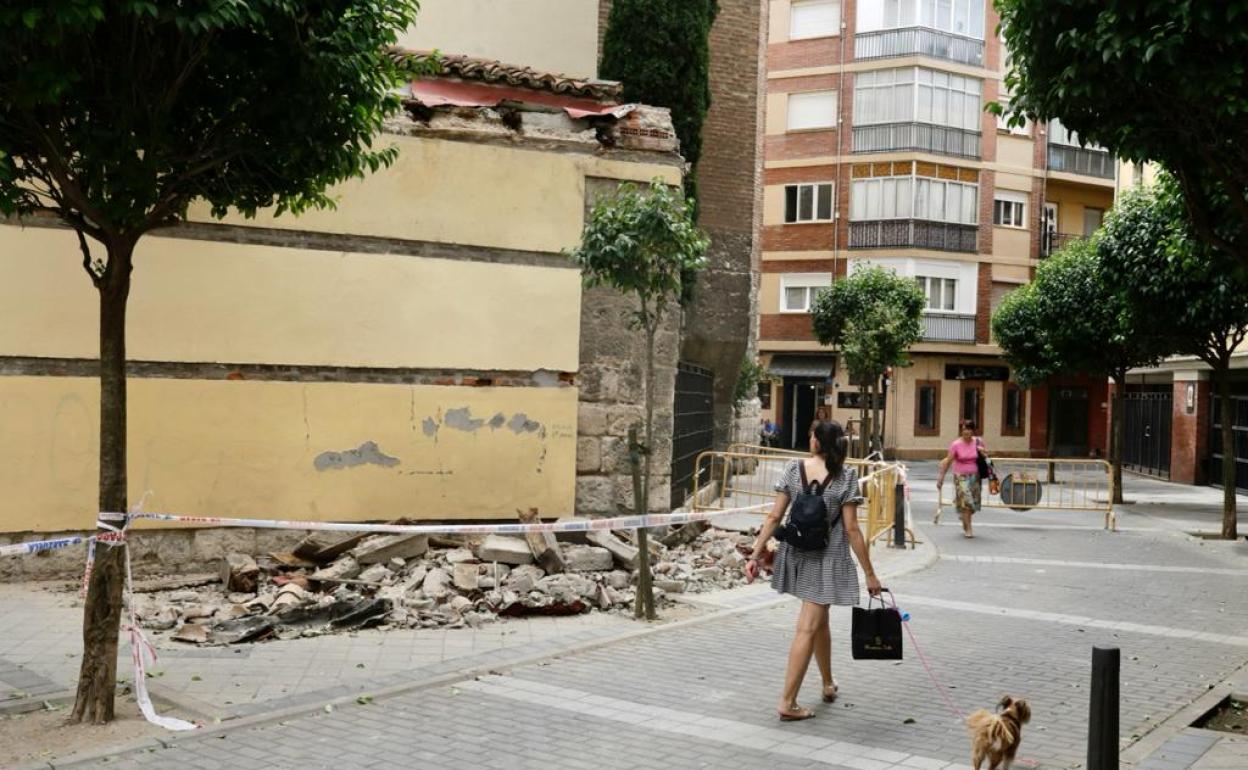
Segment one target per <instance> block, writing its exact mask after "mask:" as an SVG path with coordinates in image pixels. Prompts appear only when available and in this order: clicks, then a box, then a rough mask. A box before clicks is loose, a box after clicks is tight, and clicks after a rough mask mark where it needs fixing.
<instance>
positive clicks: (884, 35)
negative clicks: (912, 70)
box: [854, 27, 984, 67]
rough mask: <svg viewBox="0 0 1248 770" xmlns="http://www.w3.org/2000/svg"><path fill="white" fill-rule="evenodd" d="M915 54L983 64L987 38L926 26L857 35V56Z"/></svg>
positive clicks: (883, 56)
mask: <svg viewBox="0 0 1248 770" xmlns="http://www.w3.org/2000/svg"><path fill="white" fill-rule="evenodd" d="M916 55H917V56H931V57H933V58H935V59H945V60H947V61H954V62H959V63H961V64H970V65H972V66H975V67H982V66H984V41H982V40H976V39H975V38H972V37H963V36H961V35H954V34H950V33H948V32H940V31H938V30H934V29H928V28H926V27H906V28H903V29H886V30H881V31H879V32H860V33H858V34H857V35H855V36H854V58H855V59H888V58H893V57H897V56H916Z"/></svg>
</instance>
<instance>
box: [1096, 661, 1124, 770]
mask: <svg viewBox="0 0 1248 770" xmlns="http://www.w3.org/2000/svg"><path fill="white" fill-rule="evenodd" d="M1121 662H1122V655H1121V653H1120V651H1119V650H1118V648H1117V647H1093V648H1092V696H1091V702H1090V704H1089V707H1088V770H1117V768H1118V672H1119V669H1120V667H1121Z"/></svg>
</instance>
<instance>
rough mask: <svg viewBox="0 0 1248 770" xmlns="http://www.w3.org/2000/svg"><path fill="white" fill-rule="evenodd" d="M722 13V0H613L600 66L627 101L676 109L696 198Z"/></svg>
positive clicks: (689, 190) (689, 187)
mask: <svg viewBox="0 0 1248 770" xmlns="http://www.w3.org/2000/svg"><path fill="white" fill-rule="evenodd" d="M718 13H719V2H718V0H613V2H612V3H611V13H610V15H609V17H608V19H607V31H606V34H605V36H604V37H603V42H602V62H601V64H600V65H599V71H600V74H601V75H602V77H604V78H610V79H612V80H618V81H620V82H621V83H623V84H624V99H625V100H626V101H630V102H641V103H644V104H652V105H655V106H657V107H667V108H669V109H670V110H671V111H672V124H673V126H674V127H675V129H676V136H677V137H678V138H679V139H680V152H681V154H682V155H684V158H685V160H686V161H687V162H688V163H689V166H690V171H689V173H688V174H687V175H686V177H685V193H686V195H688V196H689V197H690V198H693V199H694V200H695V201H696V200H697V182H696V179H697V165H698V158H700V157H701V155H702V124H703V122H705V120H706V112H707V110H709V109H710V107H711V80H710V69H711V65H710V58H711V44H710V35H711V25H712V24H714V23H715V16H716V15H717V14H718ZM695 205H696V204H695ZM695 219H696V208H695ZM686 282H688V278H687V277H686Z"/></svg>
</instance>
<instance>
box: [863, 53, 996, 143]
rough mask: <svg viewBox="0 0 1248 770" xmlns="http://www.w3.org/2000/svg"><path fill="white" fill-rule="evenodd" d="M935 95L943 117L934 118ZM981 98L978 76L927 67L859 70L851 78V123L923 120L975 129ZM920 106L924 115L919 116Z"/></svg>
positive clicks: (867, 124) (921, 121) (981, 89)
mask: <svg viewBox="0 0 1248 770" xmlns="http://www.w3.org/2000/svg"><path fill="white" fill-rule="evenodd" d="M906 91H909V93H908V94H907V93H905V92H906ZM938 97H939V100H940V102H941V110H940V114H942V115H944V120H937V119H936V114H937V113H936V109H935V105H936V100H937V98H938ZM983 99H984V83H983V81H982V80H980V79H979V78H972V77H967V76H964V75H955V74H952V73H947V72H941V71H939V70H933V69H929V68H927V67H896V68H893V69H886V70H870V71H867V72H860V73H858V74H857V75H856V76H855V78H854V125H855V126H873V125H885V124H889V123H925V124H927V125H933V126H941V127H943V128H954V129H959V130H962V131H976V132H978V131H979V130H980V127H981V123H980V116H981V115H982V114H983V109H984V105H983ZM923 107H926V113H927V117H926V118H924V117H922V116H921V113H922V112H923V109H922V108H923ZM955 114H956V115H957V117H956V119H955V118H954V117H953V116H954V115H955Z"/></svg>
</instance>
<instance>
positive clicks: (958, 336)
mask: <svg viewBox="0 0 1248 770" xmlns="http://www.w3.org/2000/svg"><path fill="white" fill-rule="evenodd" d="M923 341H924V342H974V341H975V316H974V315H967V314H965V313H932V312H928V313H924V314H923Z"/></svg>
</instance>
